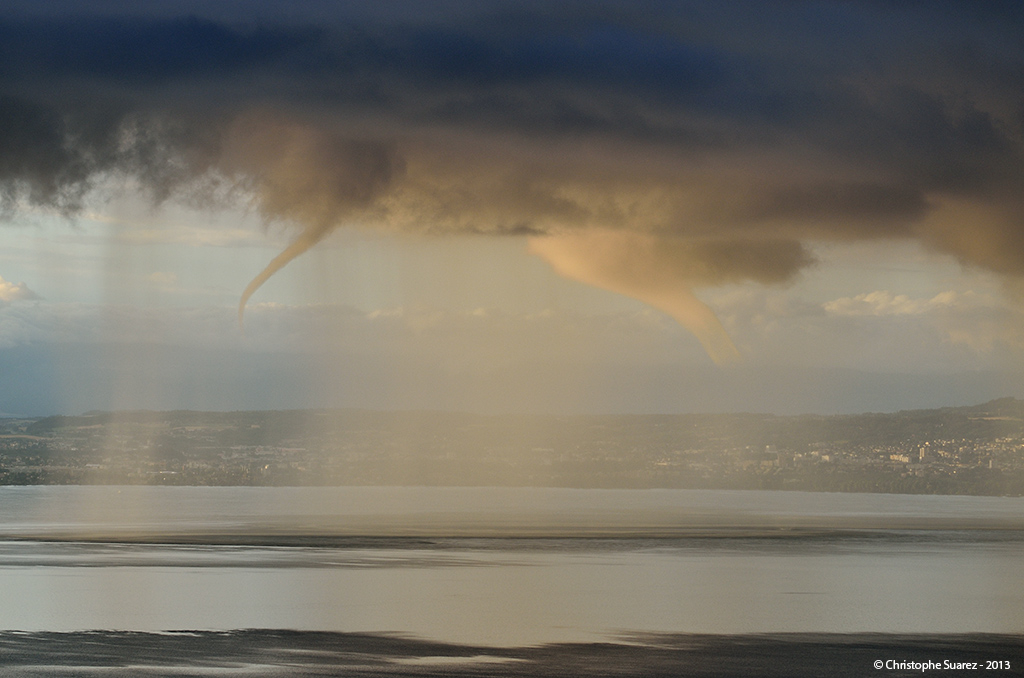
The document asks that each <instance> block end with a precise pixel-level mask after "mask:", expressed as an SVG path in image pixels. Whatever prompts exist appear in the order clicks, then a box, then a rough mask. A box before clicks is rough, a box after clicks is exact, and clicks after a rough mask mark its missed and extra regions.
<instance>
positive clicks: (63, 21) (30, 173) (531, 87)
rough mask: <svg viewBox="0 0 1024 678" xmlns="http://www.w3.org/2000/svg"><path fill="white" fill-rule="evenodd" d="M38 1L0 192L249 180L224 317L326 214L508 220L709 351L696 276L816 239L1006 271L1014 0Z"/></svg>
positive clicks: (19, 27)
mask: <svg viewBox="0 0 1024 678" xmlns="http://www.w3.org/2000/svg"><path fill="white" fill-rule="evenodd" d="M48 7H49V6H48ZM61 7H63V6H62V5H60V3H57V4H55V5H53V6H52V7H50V8H49V9H48V8H47V7H34V6H31V7H30V6H26V7H24V8H21V9H19V8H18V6H12V7H10V8H8V9H6V10H4V11H3V12H0V206H2V208H3V209H4V210H5V211H6V212H7V213H8V214H10V213H12V212H16V211H18V210H21V209H24V208H25V207H46V208H49V209H55V210H58V211H60V212H62V213H65V214H69V215H73V214H75V213H76V212H78V211H79V210H81V209H83V208H84V207H85V206H86V205H87V204H88V203H89V202H90V201H95V200H102V199H104V198H105V197H108V196H109V195H111V194H112V193H116V192H118V191H127V190H131V191H136V190H139V191H141V192H142V193H144V194H145V195H147V196H148V197H149V199H150V200H151V201H152V202H153V203H155V204H160V203H161V202H164V201H167V200H177V201H183V202H186V203H188V204H190V205H201V206H217V207H220V206H224V205H238V204H243V205H247V206H249V207H250V208H252V209H253V210H255V211H256V212H257V213H259V214H260V215H261V216H262V217H264V218H265V219H266V220H268V221H270V222H279V223H282V224H285V225H287V226H289V227H290V228H292V229H294V234H295V235H294V236H293V239H292V241H291V244H290V245H288V246H287V247H286V248H285V249H284V250H283V251H282V252H281V253H280V254H279V255H278V256H277V257H275V258H274V259H273V260H272V261H271V262H270V263H269V264H268V265H267V266H266V268H265V269H264V270H263V271H261V272H259V273H257V274H256V275H255V277H253V278H252V281H251V282H250V283H249V284H248V286H247V287H245V288H244V292H243V293H242V296H241V301H240V307H239V314H240V316H241V313H242V311H244V308H245V306H246V304H247V302H248V301H249V300H250V298H251V297H252V296H253V294H255V293H256V292H257V290H258V289H259V287H260V286H261V285H262V284H263V283H264V282H266V280H267V279H269V278H270V277H271V276H273V275H274V273H275V272H277V271H278V270H280V269H281V268H282V267H284V266H286V265H287V264H288V263H289V262H291V261H292V260H293V259H294V258H295V257H297V256H299V255H301V254H302V253H303V252H305V251H307V250H308V249H310V248H311V247H314V246H316V245H317V243H319V242H320V241H322V240H323V239H324V238H325V237H326V236H327V235H328V234H330V233H331V232H332V231H333V230H334V229H337V228H342V227H359V228H368V229H379V230H382V231H386V232H390V233H415V234H425V235H431V236H437V237H445V236H448V235H466V234H477V235H481V236H495V237H498V236H527V237H528V238H529V242H530V244H529V247H530V248H531V250H532V251H533V252H535V253H536V254H538V255H539V256H540V257H541V258H542V259H544V260H545V261H547V262H548V263H549V264H551V265H552V266H553V267H554V269H555V270H556V271H557V272H559V273H560V274H562V275H564V276H567V277H569V278H573V279H575V280H579V281H581V282H585V283H587V284H591V285H595V286H597V287H600V288H603V289H606V290H611V291H614V292H617V293H621V294H625V295H627V296H631V297H634V298H636V299H639V300H641V301H643V302H645V303H647V304H650V305H652V306H654V307H655V308H658V309H660V310H662V311H665V312H666V313H669V314H670V315H671V316H672V317H673V318H675V319H676V320H678V321H679V322H680V323H681V324H682V325H684V326H685V327H686V328H688V329H689V330H690V331H691V332H693V333H694V334H695V335H696V336H697V338H698V339H699V340H700V341H701V343H702V344H703V345H704V347H705V348H706V349H707V351H708V353H709V355H710V356H711V357H712V358H713V359H714V360H715V361H716V362H719V363H727V362H731V361H733V360H735V359H736V357H737V351H736V349H735V347H734V346H733V344H732V342H731V341H730V339H729V337H728V336H727V334H726V333H725V330H724V329H723V327H722V324H721V323H720V322H719V321H718V319H717V318H716V317H715V315H714V313H713V312H712V311H711V310H710V308H709V307H708V306H706V305H705V304H703V303H702V302H700V301H699V300H698V299H697V298H696V296H695V294H694V290H699V289H700V288H704V287H709V286H715V285H723V284H729V283H735V282H754V283H758V284H766V285H772V284H785V283H787V282H790V281H792V280H794V279H795V277H796V276H798V275H799V274H800V272H801V271H802V270H805V269H806V267H807V266H808V265H810V264H811V263H812V261H813V258H812V257H811V256H810V255H809V251H810V249H809V248H810V247H811V246H812V245H814V244H815V243H821V242H859V241H880V242H887V241H889V242H895V241H912V242H918V243H921V244H922V245H923V246H924V247H926V248H928V249H930V250H932V251H935V252H940V253H943V254H945V255H948V256H950V257H953V258H955V259H956V260H958V261H959V262H961V263H962V264H963V265H965V266H968V267H976V268H979V269H983V270H987V271H991V272H993V273H995V274H997V275H999V276H1001V277H1002V278H1003V279H1004V280H1005V281H1006V284H1007V288H1012V287H1015V286H1019V280H1020V278H1021V277H1022V276H1024V237H1022V236H1021V234H1022V233H1024V96H1022V94H1021V92H1024V46H1022V45H1024V41H1021V40H1020V36H1021V34H1022V29H1024V14H1022V12H1021V10H1020V7H1019V5H1018V4H1016V3H1011V2H984V3H966V2H943V3H903V4H892V3H875V2H857V1H853V0H850V1H847V2H838V3H830V4H828V5H822V4H817V3H791V2H768V3H763V2H743V1H734V2H730V3H727V4H722V5H715V6H708V5H707V4H706V3H689V2H682V3H670V4H664V3H640V4H637V3H635V2H629V3H620V2H611V1H609V2H597V3H588V4H585V5H579V4H575V3H560V4H558V5H557V6H552V5H550V4H548V3H537V4H533V3H501V2H499V3H488V4H486V5H481V6H477V5H464V4H462V3H447V4H442V5H438V6H437V7H435V8H434V9H432V10H431V12H429V13H424V12H423V11H422V8H420V7H418V6H417V5H416V4H415V3H412V4H405V3H396V4H389V5H387V6H386V7H380V8H369V7H349V6H339V7H334V6H332V7H324V6H321V5H319V4H313V3H308V4H307V3H298V4H296V5H295V8H294V10H293V11H290V12H289V13H288V15H287V16H285V15H284V14H283V13H280V12H278V11H276V10H274V9H272V8H270V7H265V6H263V5H257V6H255V7H253V8H248V9H247V10H246V13H245V15H244V16H243V14H242V13H241V10H240V9H239V8H238V7H236V6H235V5H234V4H233V3H228V2H217V1H214V2H211V3H207V4H205V5H204V6H203V7H202V8H199V7H198V6H196V7H192V8H191V9H192V12H193V13H192V14H190V15H189V16H187V17H183V16H179V15H177V14H176V12H175V11H174V10H173V6H172V5H170V4H166V3H156V4H154V5H152V6H151V7H150V9H148V10H147V9H144V8H139V9H134V10H133V11H132V13H121V14H119V13H116V12H114V11H113V10H111V9H110V8H107V9H106V10H105V11H103V12H100V11H93V12H90V11H89V9H88V8H87V7H85V6H82V5H78V4H75V5H71V6H68V7H63V9H61ZM250 10H251V11H250ZM147 12H148V13H147ZM251 12H255V14H256V16H255V17H253V16H252V15H251ZM910 27H914V28H913V30H911V28H910Z"/></svg>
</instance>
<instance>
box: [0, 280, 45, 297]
mask: <svg viewBox="0 0 1024 678" xmlns="http://www.w3.org/2000/svg"><path fill="white" fill-rule="evenodd" d="M37 298H38V297H37V296H36V293H35V292H33V291H32V290H30V289H29V288H28V286H27V285H26V284H25V283H23V282H20V283H18V284H17V285H15V284H14V283H11V282H7V281H6V280H4V279H3V277H0V301H20V300H23V299H37Z"/></svg>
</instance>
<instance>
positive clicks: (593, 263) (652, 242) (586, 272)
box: [529, 230, 740, 365]
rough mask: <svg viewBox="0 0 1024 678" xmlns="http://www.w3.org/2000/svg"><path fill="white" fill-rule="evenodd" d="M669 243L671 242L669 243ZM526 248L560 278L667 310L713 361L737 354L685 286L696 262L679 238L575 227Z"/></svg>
mask: <svg viewBox="0 0 1024 678" xmlns="http://www.w3.org/2000/svg"><path fill="white" fill-rule="evenodd" d="M672 245H675V246H674V247H673V246H672ZM529 248H530V251H531V252H532V253H534V254H536V255H537V256H539V257H541V258H542V259H544V260H545V261H547V262H548V263H549V264H551V266H552V268H554V269H555V271H556V272H557V273H558V274H559V275H562V276H564V277H566V278H569V279H571V280H577V281H579V282H582V283H586V284H588V285H593V286H595V287H599V288H601V289H605V290H609V291H611V292H617V293H619V294H624V295H626V296H628V297H632V298H633V299H637V300H639V301H642V302H644V303H645V304H648V305H650V306H653V307H654V308H656V309H659V310H661V311H664V312H665V313H667V314H669V315H670V316H672V317H673V318H675V319H676V321H678V322H679V324H681V325H682V326H683V327H685V328H686V329H688V330H689V331H690V332H692V333H693V335H694V336H695V337H697V340H698V341H700V343H701V345H702V346H703V347H704V350H706V351H707V353H708V355H709V356H710V357H711V359H712V360H714V361H715V363H717V364H719V365H724V364H729V363H735V362H737V361H739V358H740V354H739V351H737V350H736V346H735V345H734V344H733V343H732V340H731V339H730V338H729V335H728V334H727V333H726V331H725V328H724V327H722V323H721V322H719V320H718V318H717V317H716V316H715V314H714V312H713V311H712V310H711V309H710V308H708V306H707V305H706V304H704V303H703V302H701V301H700V300H699V299H698V298H697V297H696V296H695V295H694V294H693V291H692V289H691V285H692V284H693V282H694V281H696V280H700V278H701V277H703V276H702V275H701V273H704V272H702V271H700V270H699V269H700V268H701V266H702V262H700V261H698V260H697V259H696V258H695V257H694V256H693V252H692V251H691V248H689V247H687V246H686V245H685V244H682V243H666V242H665V241H664V239H659V238H656V237H654V236H652V235H648V234H643V233H631V232H628V231H604V230H601V231H578V232H570V233H563V234H558V235H549V236H542V237H532V238H530V239H529Z"/></svg>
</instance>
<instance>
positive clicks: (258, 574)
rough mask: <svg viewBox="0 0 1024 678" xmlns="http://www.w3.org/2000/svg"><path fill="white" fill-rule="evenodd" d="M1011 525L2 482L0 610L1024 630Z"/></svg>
mask: <svg viewBox="0 0 1024 678" xmlns="http://www.w3.org/2000/svg"><path fill="white" fill-rule="evenodd" d="M985 527H988V528H997V529H988V530H985V529H980V528H985ZM791 528H796V531H793V530H792V529H791ZM832 528H848V529H849V528H859V531H856V532H838V533H837V532H834V531H831V530H832ZM294 534H305V535H310V536H311V537H314V539H311V540H310V541H309V542H308V543H307V545H302V546H254V545H244V543H245V542H246V541H249V542H250V543H271V542H273V541H274V540H273V539H269V540H268V539H266V536H267V535H278V536H280V535H294ZM577 534H579V535H594V536H591V537H589V538H579V537H577V536H574V535H577ZM75 535H81V536H82V537H89V538H103V539H107V540H110V541H109V543H96V542H89V541H73V540H72V541H53V539H55V538H59V539H61V540H67V539H74V537H75ZM138 535H150V536H152V535H155V536H156V537H157V538H158V539H159V538H163V537H167V536H168V535H174V538H176V539H181V538H182V537H185V536H189V535H191V536H193V537H195V536H199V537H203V536H204V535H205V538H207V540H210V541H215V542H216V541H222V540H221V539H220V537H223V536H224V535H233V536H234V537H233V538H234V543H235V545H231V546H225V545H217V544H213V545H210V544H205V545H204V544H191V545H184V544H132V543H125V542H124V541H118V540H119V538H121V537H126V536H127V537H134V536H138ZM326 535H342V536H344V535H349V537H347V538H341V539H333V540H330V541H324V540H323V537H324V536H326ZM352 535H362V537H358V538H356V537H355V536H352ZM523 535H527V536H529V538H524V537H523ZM1022 535H1024V500H1021V499H1005V498H985V497H931V496H899V495H834V494H809V493H766V492H711V491H667V490H659V491H601V490H558V489H544V490H540V489H537V490H523V489H466V488H323V489H294V488H149V487H135V488H102V487H28V488H0V629H18V630H26V631H33V630H82V629H121V630H151V631H156V630H170V629H236V628H293V629H309V630H337V631H368V632H397V633H403V634H410V635H415V636H418V637H423V638H431V639H437V640H445V641H451V642H460V643H479V644H490V645H523V644H539V643H545V642H557V641H577V640H593V639H597V638H606V637H609V636H615V635H620V634H630V633H638V632H695V633H750V632H755V633H756V632H775V631H834V632H855V631H884V632H905V633H918V632H920V633H951V632H982V631H983V632H1012V633H1024V568H1022V567H1021V565H1022V563H1024V536H1022ZM239 536H241V539H239V538H238V537H239ZM365 536H372V537H373V538H372V539H366V538H363V537H365ZM248 537H252V538H251V539H249V538H248ZM239 543H242V544H243V545H238V544H239ZM318 544H319V545H318Z"/></svg>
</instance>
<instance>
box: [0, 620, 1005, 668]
mask: <svg viewBox="0 0 1024 678" xmlns="http://www.w3.org/2000/svg"><path fill="white" fill-rule="evenodd" d="M890 659H891V660H896V661H900V662H927V661H933V662H939V663H940V664H941V663H942V662H943V661H946V660H948V661H951V662H980V663H981V667H984V666H985V663H986V662H989V661H999V662H1009V664H1010V667H1011V668H1010V669H1009V670H988V671H984V670H983V671H981V673H984V674H985V675H993V674H995V675H1019V673H1020V671H1021V669H1022V668H1024V636H1021V635H999V634H960V635H894V634H877V633H857V634H811V633H792V634H757V635H701V634H645V635H640V636H631V637H624V638H621V639H619V640H617V641H616V642H600V643H558V644H548V645H540V646H535V647H515V648H505V647H490V646H480V645H461V644H453V643H441V642H432V641H427V640H420V639H416V638H410V637H403V636H397V635H386V634H366V633H336V632H300V631H289V630H266V629H250V630H240V631H229V632H210V631H178V632H168V633H138V632H109V631H93V632H79V633H15V632H0V668H2V669H3V671H2V673H3V675H4V676H10V677H11V678H21V677H23V676H24V677H26V678H27V677H28V676H68V677H71V676H125V675H137V674H140V673H141V674H144V675H147V676H207V675H211V674H215V673H218V672H221V671H223V672H225V673H229V674H230V675H232V676H240V677H243V678H250V677H251V678H257V677H259V678H270V677H277V676H281V677H284V676H300V675H301V676H334V675H337V676H341V675H344V676H357V677H359V676H481V675H487V676H506V677H520V676H522V677H525V676H534V677H544V678H549V677H550V678H554V677H556V676H558V677H562V676H596V677H602V676H651V677H661V676H665V677H667V676H682V675H685V676H695V677H712V676H714V677H716V678H725V677H728V676H752V675H759V676H768V677H774V676H779V677H781V676H793V677H802V676H837V677H840V678H843V677H846V676H851V677H852V676H865V675H871V674H872V673H876V670H875V669H874V666H873V665H874V662H875V661H876V660H882V661H886V660H890ZM877 673H879V674H883V673H884V675H886V676H911V675H921V674H922V673H921V671H920V670H917V671H911V670H905V671H904V670H883V671H877ZM937 673H940V674H941V675H962V673H961V672H957V671H938V672H937ZM969 673H974V674H977V673H978V671H973V672H969Z"/></svg>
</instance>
